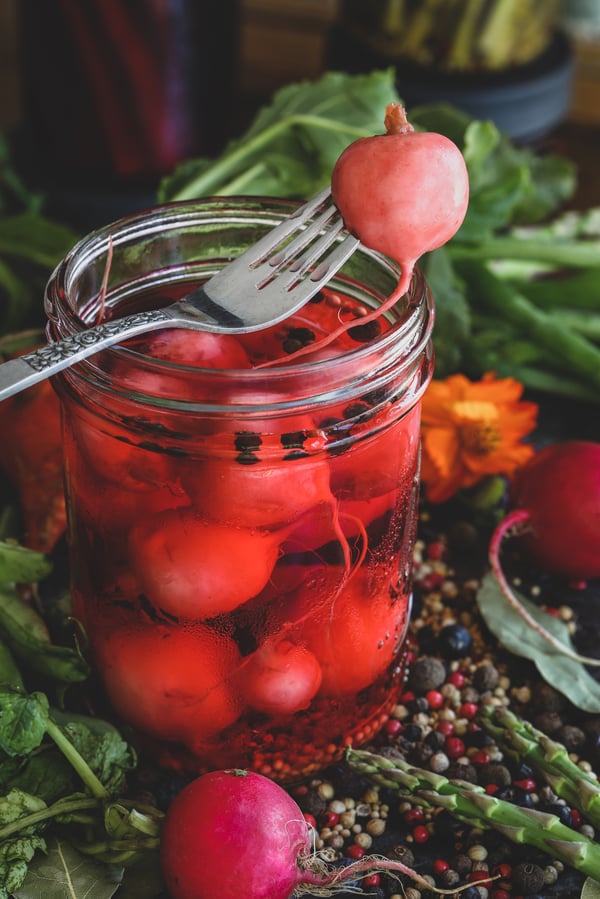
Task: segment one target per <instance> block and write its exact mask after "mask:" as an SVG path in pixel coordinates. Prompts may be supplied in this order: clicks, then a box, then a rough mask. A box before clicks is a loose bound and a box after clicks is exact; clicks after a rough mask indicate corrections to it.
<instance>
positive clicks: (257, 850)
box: [161, 770, 311, 899]
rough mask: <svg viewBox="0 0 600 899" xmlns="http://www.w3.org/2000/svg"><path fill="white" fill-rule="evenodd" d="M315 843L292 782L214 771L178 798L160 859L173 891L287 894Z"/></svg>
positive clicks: (199, 896) (181, 895) (266, 897)
mask: <svg viewBox="0 0 600 899" xmlns="http://www.w3.org/2000/svg"><path fill="white" fill-rule="evenodd" d="M310 848H311V847H310V837H309V830H308V825H307V823H306V821H305V819H304V817H303V815H302V812H301V811H300V808H299V807H298V805H297V804H296V802H294V800H293V799H292V798H291V796H289V795H288V793H286V792H285V790H283V789H282V788H281V787H279V786H278V785H277V784H275V783H274V782H273V781H271V780H269V779H268V778H266V777H263V776H262V775H260V774H254V773H252V772H250V771H248V772H244V771H237V770H230V771H214V772H211V773H209V774H205V775H203V776H202V777H199V778H197V779H196V780H194V781H192V783H191V784H189V785H188V786H187V787H185V788H184V789H183V790H182V792H181V793H179V795H178V796H177V797H176V799H175V800H174V802H173V803H172V805H171V807H170V809H169V811H168V813H167V816H166V819H165V824H164V828H163V832H162V837H161V862H162V870H163V875H164V878H165V882H166V885H167V888H168V890H169V892H170V895H171V896H173V899H217V897H219V899H239V897H240V896H244V897H247V899H287V897H288V896H290V894H291V893H292V890H293V889H294V887H295V886H297V884H298V881H299V880H300V878H301V869H300V867H299V866H298V861H299V860H300V859H307V858H308V856H309V854H310Z"/></svg>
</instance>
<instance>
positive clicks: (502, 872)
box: [492, 862, 512, 880]
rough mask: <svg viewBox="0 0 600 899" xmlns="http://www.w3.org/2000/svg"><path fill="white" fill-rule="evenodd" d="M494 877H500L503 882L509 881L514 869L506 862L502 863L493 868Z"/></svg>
mask: <svg viewBox="0 0 600 899" xmlns="http://www.w3.org/2000/svg"><path fill="white" fill-rule="evenodd" d="M492 874H493V875H494V877H500V878H501V879H502V880H508V879H509V878H510V877H511V875H512V867H511V866H510V865H509V864H507V863H506V862H500V864H499V865H494V867H493V868H492Z"/></svg>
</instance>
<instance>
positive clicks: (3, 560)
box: [0, 542, 52, 584]
mask: <svg viewBox="0 0 600 899" xmlns="http://www.w3.org/2000/svg"><path fill="white" fill-rule="evenodd" d="M51 571H52V563H51V561H50V559H49V558H48V557H47V556H45V555H44V554H43V553H40V552H35V551H34V550H32V549H27V547H25V546H19V544H17V543H4V542H0V584H34V583H37V582H38V581H41V580H42V578H45V577H46V576H47V575H48V574H50V572H51Z"/></svg>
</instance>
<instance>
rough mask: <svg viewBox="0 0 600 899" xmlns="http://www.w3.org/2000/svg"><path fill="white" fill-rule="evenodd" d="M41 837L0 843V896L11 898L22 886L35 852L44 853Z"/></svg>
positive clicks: (43, 842) (19, 838) (43, 841)
mask: <svg viewBox="0 0 600 899" xmlns="http://www.w3.org/2000/svg"><path fill="white" fill-rule="evenodd" d="M45 848H46V841H45V840H44V839H43V837H39V836H30V837H15V838H14V839H9V840H3V841H2V842H1V843H0V896H3V897H4V896H13V895H15V893H16V891H17V890H18V889H19V888H20V887H21V886H22V884H23V881H24V880H25V877H26V875H27V869H28V865H29V862H30V861H31V860H32V858H33V857H34V855H35V853H36V852H37V850H42V851H44V850H45Z"/></svg>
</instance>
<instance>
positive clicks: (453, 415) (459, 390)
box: [421, 372, 538, 503]
mask: <svg viewBox="0 0 600 899" xmlns="http://www.w3.org/2000/svg"><path fill="white" fill-rule="evenodd" d="M522 393H523V385H522V384H520V383H519V381H516V380H514V378H498V379H497V378H496V377H495V375H494V374H493V372H488V373H487V374H485V375H484V376H483V378H482V379H481V381H476V382H473V381H469V379H468V378H466V377H465V376H464V375H461V374H457V375H450V377H448V378H446V379H445V380H443V381H442V380H440V381H435V380H434V381H432V382H431V384H430V385H429V387H428V388H427V391H426V393H425V396H424V398H423V462H422V469H421V478H422V481H423V483H424V485H425V490H426V495H427V498H428V499H429V500H431V502H434V503H441V502H444V501H445V500H447V499H449V498H450V497H451V496H452V495H453V494H454V493H456V491H457V490H460V489H461V488H462V487H472V486H473V485H474V484H476V483H477V482H478V481H480V480H481V479H482V478H484V477H486V476H488V475H510V474H512V473H513V472H514V471H515V469H517V468H519V467H520V466H521V465H523V464H524V463H525V462H526V461H527V460H528V459H529V458H530V457H531V456H532V455H533V453H534V449H533V447H532V446H530V445H528V444H526V443H523V442H522V438H523V437H525V436H526V435H527V434H529V433H530V432H531V431H532V430H533V429H534V427H535V425H536V420H537V411H538V409H537V405H536V404H535V403H527V402H521V400H520V398H521V395H522Z"/></svg>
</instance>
